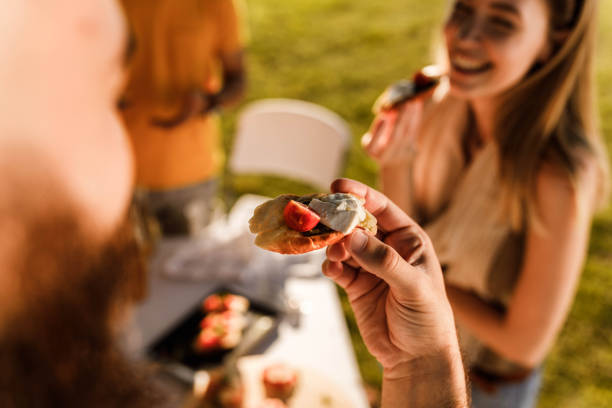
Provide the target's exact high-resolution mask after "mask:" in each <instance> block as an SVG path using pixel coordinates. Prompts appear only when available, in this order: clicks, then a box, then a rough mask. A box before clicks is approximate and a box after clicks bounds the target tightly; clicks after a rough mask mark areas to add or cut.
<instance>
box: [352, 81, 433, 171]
mask: <svg viewBox="0 0 612 408" xmlns="http://www.w3.org/2000/svg"><path fill="white" fill-rule="evenodd" d="M426 94H429V92H426ZM424 101H425V98H424V95H423V96H421V95H420V94H419V96H418V97H415V98H412V99H409V100H408V101H406V102H404V103H402V104H401V105H398V106H397V107H394V108H391V109H388V110H381V111H380V112H379V113H378V114H377V116H376V118H374V121H373V122H372V125H371V126H370V130H369V131H368V132H367V133H366V134H365V135H363V137H362V138H361V145H362V146H363V148H364V150H365V151H366V152H367V153H368V154H369V155H370V156H371V157H372V158H373V159H374V160H376V161H377V162H378V164H379V165H381V166H389V165H395V164H402V163H405V162H406V161H407V160H410V158H411V157H412V155H413V154H414V153H415V151H416V140H417V135H418V132H419V130H420V128H421V122H422V118H423V105H424V103H425V102H424Z"/></svg>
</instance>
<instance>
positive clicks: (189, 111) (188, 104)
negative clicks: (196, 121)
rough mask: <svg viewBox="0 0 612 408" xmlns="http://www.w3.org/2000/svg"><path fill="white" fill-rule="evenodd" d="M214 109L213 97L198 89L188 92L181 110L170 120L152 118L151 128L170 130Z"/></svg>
mask: <svg viewBox="0 0 612 408" xmlns="http://www.w3.org/2000/svg"><path fill="white" fill-rule="evenodd" d="M215 107H216V103H215V96H214V95H213V94H207V93H205V92H202V91H201V90H199V89H193V90H192V91H190V92H189V93H188V94H187V95H186V97H185V98H184V100H183V103H182V106H181V110H180V112H179V113H178V114H176V115H175V116H173V117H172V118H153V119H152V120H151V124H152V125H153V126H157V127H161V128H166V129H170V128H173V127H176V126H179V125H181V124H183V123H184V122H185V121H187V120H188V119H190V118H192V117H193V116H197V115H206V114H208V113H209V112H211V111H212V110H213V109H214V108H215Z"/></svg>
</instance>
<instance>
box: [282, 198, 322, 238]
mask: <svg viewBox="0 0 612 408" xmlns="http://www.w3.org/2000/svg"><path fill="white" fill-rule="evenodd" d="M283 217H284V218H285V223H286V224H287V226H288V227H289V228H291V229H292V230H296V231H300V232H306V231H310V230H311V229H313V228H314V227H316V226H317V224H318V223H319V221H320V220H321V217H319V215H318V214H317V213H316V212H314V211H312V210H311V209H310V208H308V207H307V206H306V205H304V204H302V203H298V202H297V201H294V200H291V201H289V202H288V203H287V205H286V206H285V210H284V211H283Z"/></svg>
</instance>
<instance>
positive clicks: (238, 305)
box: [223, 293, 249, 312]
mask: <svg viewBox="0 0 612 408" xmlns="http://www.w3.org/2000/svg"><path fill="white" fill-rule="evenodd" d="M223 305H224V306H225V309H226V310H233V311H236V312H246V311H247V310H248V309H249V300H248V299H247V298H245V297H244V296H239V295H233V294H231V293H228V294H227V295H225V296H224V297H223Z"/></svg>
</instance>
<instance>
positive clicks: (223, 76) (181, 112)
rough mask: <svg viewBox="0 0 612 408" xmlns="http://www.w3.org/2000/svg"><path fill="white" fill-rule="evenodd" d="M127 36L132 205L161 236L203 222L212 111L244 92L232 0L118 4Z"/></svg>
mask: <svg viewBox="0 0 612 408" xmlns="http://www.w3.org/2000/svg"><path fill="white" fill-rule="evenodd" d="M122 3H123V6H124V10H125V13H126V16H127V19H128V22H129V26H130V29H131V34H132V44H133V53H132V55H131V57H130V60H129V61H128V68H129V75H130V79H129V82H128V84H127V87H126V90H125V92H124V94H123V96H122V98H121V101H120V107H121V110H122V113H123V118H124V122H125V125H126V127H127V130H128V133H129V135H130V138H131V141H132V145H133V150H134V154H135V159H136V185H137V187H138V188H137V191H136V195H135V202H136V204H137V206H138V207H139V208H140V209H141V210H143V211H144V213H145V214H149V215H151V216H152V217H153V219H156V220H157V221H158V223H159V226H160V228H161V232H162V234H164V235H177V234H178V235H188V234H193V233H195V232H197V231H198V230H199V229H200V228H201V227H202V226H204V225H206V224H208V223H209V222H210V218H211V216H212V213H213V210H214V201H215V196H216V191H217V183H218V174H219V171H220V169H221V166H222V163H223V151H222V149H221V143H220V129H219V120H218V116H217V115H216V113H215V112H216V111H218V110H219V109H220V108H223V107H227V106H230V105H232V104H235V103H236V102H238V101H239V99H240V98H241V97H242V95H243V91H244V87H245V74H244V63H243V44H242V41H241V38H240V30H239V19H238V17H237V13H236V8H235V7H234V3H233V0H181V1H173V0H154V1H151V0H122Z"/></svg>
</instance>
